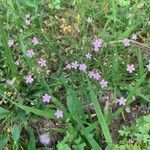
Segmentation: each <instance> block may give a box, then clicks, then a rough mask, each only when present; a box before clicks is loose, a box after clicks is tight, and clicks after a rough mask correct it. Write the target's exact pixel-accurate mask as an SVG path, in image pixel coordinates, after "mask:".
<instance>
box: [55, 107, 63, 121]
mask: <svg viewBox="0 0 150 150" xmlns="http://www.w3.org/2000/svg"><path fill="white" fill-rule="evenodd" d="M55 116H56V118H57V119H58V118H62V117H63V111H61V110H59V109H57V110H56V112H55Z"/></svg>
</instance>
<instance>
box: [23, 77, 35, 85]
mask: <svg viewBox="0 0 150 150" xmlns="http://www.w3.org/2000/svg"><path fill="white" fill-rule="evenodd" d="M25 79H26V83H30V84H31V83H32V82H33V81H34V78H32V75H28V76H26V77H25Z"/></svg>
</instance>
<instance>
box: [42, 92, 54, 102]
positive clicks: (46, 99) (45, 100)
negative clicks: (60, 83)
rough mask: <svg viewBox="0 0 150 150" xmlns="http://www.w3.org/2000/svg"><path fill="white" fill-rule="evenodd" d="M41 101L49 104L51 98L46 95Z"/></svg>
mask: <svg viewBox="0 0 150 150" xmlns="http://www.w3.org/2000/svg"><path fill="white" fill-rule="evenodd" d="M42 99H43V102H45V103H49V102H50V100H51V99H52V97H51V96H50V95H48V94H47V93H46V94H45V95H43V96H42Z"/></svg>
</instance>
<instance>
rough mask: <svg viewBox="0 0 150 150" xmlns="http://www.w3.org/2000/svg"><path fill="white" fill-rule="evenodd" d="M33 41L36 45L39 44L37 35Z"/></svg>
mask: <svg viewBox="0 0 150 150" xmlns="http://www.w3.org/2000/svg"><path fill="white" fill-rule="evenodd" d="M32 43H33V44H34V45H37V44H39V41H38V39H37V38H36V37H33V38H32Z"/></svg>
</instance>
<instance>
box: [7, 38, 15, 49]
mask: <svg viewBox="0 0 150 150" xmlns="http://www.w3.org/2000/svg"><path fill="white" fill-rule="evenodd" d="M13 45H14V40H13V39H10V40H8V46H9V47H12V46H13Z"/></svg>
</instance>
